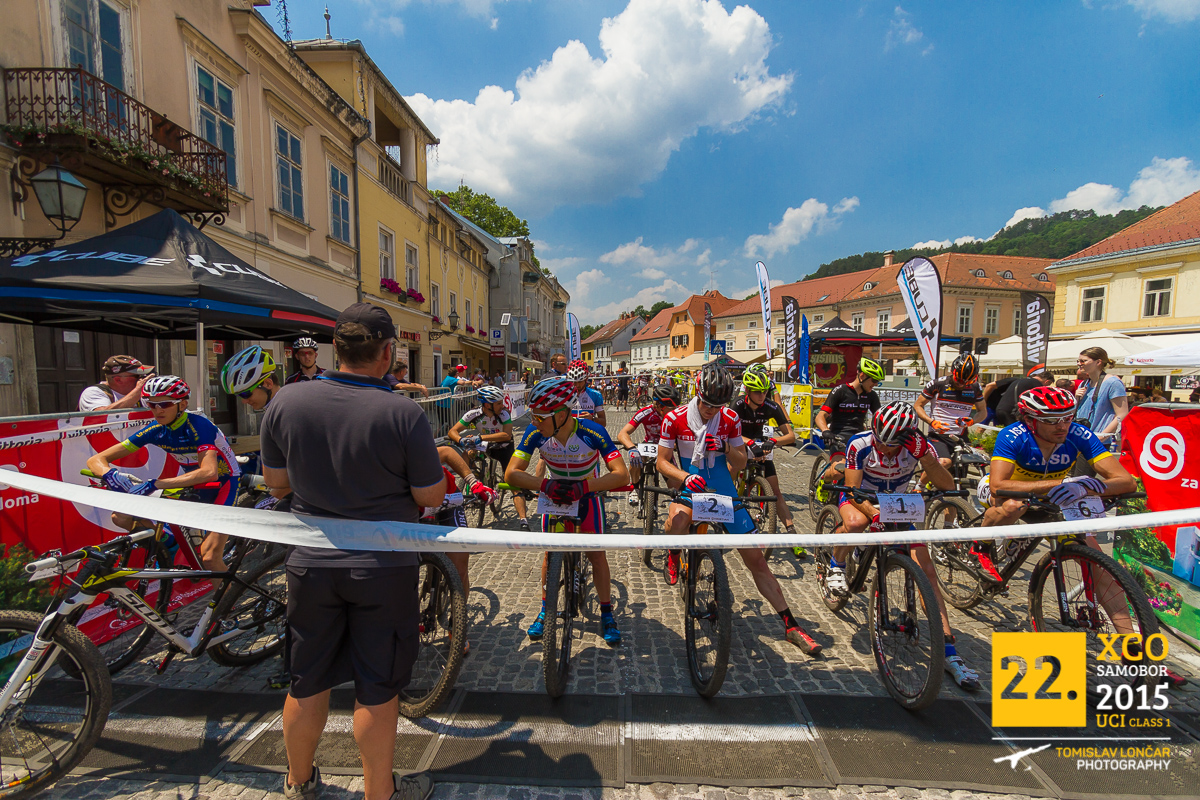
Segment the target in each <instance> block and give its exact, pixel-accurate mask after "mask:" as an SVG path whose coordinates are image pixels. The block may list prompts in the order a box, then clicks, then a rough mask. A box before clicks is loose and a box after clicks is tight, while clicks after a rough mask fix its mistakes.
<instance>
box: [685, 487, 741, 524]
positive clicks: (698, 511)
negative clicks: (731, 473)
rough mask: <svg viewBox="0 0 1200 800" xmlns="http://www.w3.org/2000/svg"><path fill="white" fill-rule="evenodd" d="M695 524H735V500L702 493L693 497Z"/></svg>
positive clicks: (722, 495) (726, 496)
mask: <svg viewBox="0 0 1200 800" xmlns="http://www.w3.org/2000/svg"><path fill="white" fill-rule="evenodd" d="M692 521H693V522H733V498H732V497H729V496H728V495H724V494H713V493H711V492H700V493H698V494H693V495H692Z"/></svg>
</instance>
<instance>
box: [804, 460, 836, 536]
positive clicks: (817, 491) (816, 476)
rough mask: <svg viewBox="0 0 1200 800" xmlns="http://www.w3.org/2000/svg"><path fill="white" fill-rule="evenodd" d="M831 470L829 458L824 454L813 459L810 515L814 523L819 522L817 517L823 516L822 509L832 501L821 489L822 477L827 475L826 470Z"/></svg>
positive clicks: (810, 475)
mask: <svg viewBox="0 0 1200 800" xmlns="http://www.w3.org/2000/svg"><path fill="white" fill-rule="evenodd" d="M827 469H829V456H827V455H825V454H824V453H818V454H817V456H816V458H815V459H813V463H812V471H810V472H809V473H808V513H809V514H811V515H812V518H813V522H816V521H817V517H819V516H820V515H821V509H822V508H824V507H825V505H826V503H829V502H830V501H831V498H829V497H827V496H826V495H828V492H826V491H824V490H823V489H822V488H821V485H820V484H821V476H822V475H824V474H825V470H827Z"/></svg>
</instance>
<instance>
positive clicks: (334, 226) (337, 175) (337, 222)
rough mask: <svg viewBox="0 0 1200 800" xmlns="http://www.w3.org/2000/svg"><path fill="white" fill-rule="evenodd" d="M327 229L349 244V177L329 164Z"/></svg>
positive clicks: (334, 236) (340, 240) (336, 237)
mask: <svg viewBox="0 0 1200 800" xmlns="http://www.w3.org/2000/svg"><path fill="white" fill-rule="evenodd" d="M329 230H330V234H331V235H332V236H333V238H335V239H337V240H338V241H339V242H345V243H346V244H350V179H349V178H347V177H346V173H344V172H342V171H341V170H340V169H338V168H337V167H335V166H334V165H333V164H330V165H329Z"/></svg>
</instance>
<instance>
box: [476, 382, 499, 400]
mask: <svg viewBox="0 0 1200 800" xmlns="http://www.w3.org/2000/svg"><path fill="white" fill-rule="evenodd" d="M503 399H504V392H502V391H500V390H499V389H497V388H496V387H495V386H480V387H479V402H480V403H498V402H500V401H501V400H503Z"/></svg>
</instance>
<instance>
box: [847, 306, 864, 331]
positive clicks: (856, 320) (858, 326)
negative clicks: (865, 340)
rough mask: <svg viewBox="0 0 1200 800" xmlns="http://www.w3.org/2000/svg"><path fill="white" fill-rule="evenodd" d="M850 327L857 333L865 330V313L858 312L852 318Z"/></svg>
mask: <svg viewBox="0 0 1200 800" xmlns="http://www.w3.org/2000/svg"><path fill="white" fill-rule="evenodd" d="M850 327H851V328H854V330H856V331H861V330H862V329H863V312H861V311H858V312H855V313H854V314H852V315H851V316H850Z"/></svg>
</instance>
